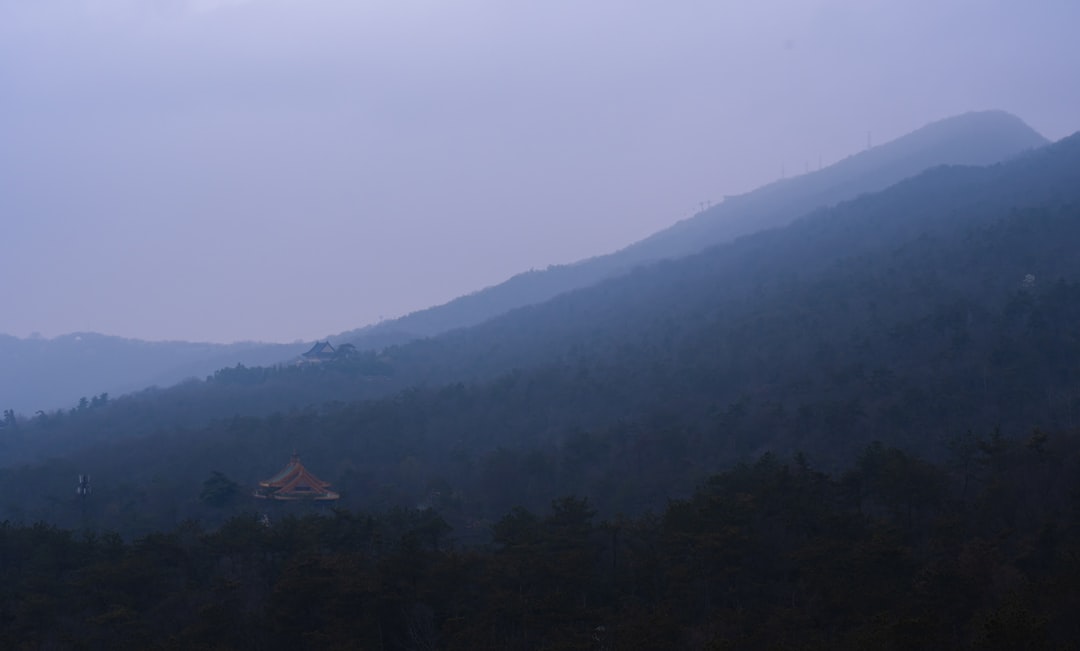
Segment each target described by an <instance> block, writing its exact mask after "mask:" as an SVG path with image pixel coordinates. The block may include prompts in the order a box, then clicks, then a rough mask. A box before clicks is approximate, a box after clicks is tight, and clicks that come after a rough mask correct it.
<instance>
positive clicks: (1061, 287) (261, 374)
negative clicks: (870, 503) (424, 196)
mask: <svg viewBox="0 0 1080 651" xmlns="http://www.w3.org/2000/svg"><path fill="white" fill-rule="evenodd" d="M1076 241H1080V137H1077V136H1074V137H1072V138H1069V139H1066V140H1064V141H1061V142H1059V143H1056V144H1054V145H1052V146H1049V147H1047V148H1044V149H1042V150H1039V151H1037V152H1035V153H1032V154H1030V155H1028V156H1026V157H1023V158H1021V159H1018V160H1015V161H1012V162H1010V163H1007V164H1000V165H995V166H991V167H986V168H968V167H952V168H939V169H935V170H932V171H930V172H927V173H925V174H922V175H920V176H919V177H917V178H914V179H911V180H909V181H906V182H904V183H901V184H899V185H897V186H895V187H893V188H890V189H889V190H887V191H884V192H881V193H878V194H874V195H867V196H864V197H862V198H860V199H858V200H856V201H852V202H848V203H845V204H842V205H839V206H837V207H835V208H831V209H825V210H821V211H818V212H816V213H814V214H812V215H810V216H807V217H806V218H804V219H802V220H800V221H799V222H797V223H796V224H793V225H791V226H789V227H787V228H784V229H778V230H774V231H770V232H767V233H761V234H758V235H754V236H751V237H747V238H743V239H740V240H738V241H736V242H734V243H732V244H728V245H723V246H719V247H716V248H714V249H711V250H709V251H707V252H705V253H703V254H700V255H698V256H694V257H691V258H687V259H684V260H680V261H671V262H665V263H662V264H658V265H655V266H653V267H648V268H642V269H640V270H638V271H636V272H634V273H632V274H629V275H627V276H625V277H623V278H619V279H615V280H612V281H609V282H607V283H604V284H602V285H600V286H598V287H595V288H590V289H587V290H582V291H579V292H574V293H571V294H568V295H566V296H563V297H560V298H558V299H555V300H553V301H551V302H549V303H546V304H544V305H542V306H536V307H531V308H526V309H522V310H518V311H515V312H512V313H511V314H508V315H506V316H504V317H501V318H499V319H495V320H493V321H491V322H489V323H487V324H484V325H483V326H480V327H477V328H473V329H468V330H462V331H460V332H457V333H452V334H449V335H446V336H443V337H438V338H434V339H430V340H427V341H422V342H416V343H413V344H410V345H406V346H400V347H392V348H389V349H387V350H386V351H384V352H383V353H381V354H378V355H376V354H375V353H371V352H363V353H357V354H356V355H355V356H353V357H352V358H351V359H347V360H341V361H338V362H331V363H327V364H322V365H315V366H308V367H288V368H282V369H247V368H234V369H228V370H223V371H221V372H219V373H217V374H216V375H215V376H214V377H213V378H211V379H210V380H208V381H206V382H191V383H188V384H187V385H184V386H182V387H178V388H177V389H175V390H168V391H156V392H150V393H146V394H143V395H138V396H132V397H128V398H124V399H122V400H110V401H109V402H108V403H107V404H97V405H95V404H93V402H91V403H90V404H88V405H86V406H85V407H83V408H76V409H74V410H72V411H71V412H62V413H52V414H44V415H41V416H38V417H37V418H34V419H29V420H25V419H12V421H11V422H9V423H8V424H7V426H6V427H5V428H4V430H3V445H4V452H5V454H7V455H9V458H11V457H12V456H13V455H17V454H21V453H23V452H24V451H28V450H29V451H33V452H34V453H35V454H37V455H40V456H42V457H44V456H48V457H55V459H54V460H52V461H48V462H46V463H35V464H34V465H30V466H27V467H24V468H18V469H16V468H9V469H7V470H4V471H3V472H2V473H0V490H2V491H3V495H5V497H4V498H3V500H2V504H3V509H4V511H3V513H4V514H6V516H5V517H11V518H15V519H18V520H26V519H35V518H38V517H46V518H48V519H51V520H53V521H57V522H62V523H68V524H73V523H75V522H77V521H78V518H79V517H80V515H79V513H78V512H77V510H76V509H74V508H73V505H72V502H71V498H70V495H71V478H72V477H73V476H74V475H75V474H76V473H79V472H89V473H91V474H92V475H93V476H94V477H96V478H97V489H96V491H97V492H96V493H95V496H94V498H93V500H91V501H90V503H89V504H88V507H87V508H88V509H89V514H90V516H91V517H92V518H94V519H95V521H96V522H99V523H101V524H102V525H104V526H109V527H115V528H118V529H121V530H124V531H126V532H132V533H135V532H140V531H149V530H152V529H160V528H162V527H166V528H167V527H169V526H172V525H173V524H175V523H176V522H179V521H180V520H182V519H183V518H186V517H200V518H206V519H208V521H214V520H215V519H217V520H220V519H221V518H223V517H225V516H227V515H228V513H229V512H230V511H229V509H230V508H233V509H242V508H246V506H249V503H248V502H247V501H246V498H245V497H244V491H243V490H240V491H239V492H238V493H237V495H236V500H235V501H234V502H231V503H230V506H229V507H228V508H218V507H215V506H212V505H209V504H207V503H205V502H204V501H200V499H199V495H200V493H201V490H202V486H203V482H204V481H206V480H207V479H208V478H210V477H212V476H213V475H212V471H220V472H221V473H223V474H224V475H225V476H226V477H228V478H231V480H232V481H235V482H236V483H237V484H238V485H239V486H241V487H249V486H252V485H254V483H255V482H256V481H257V480H258V479H260V478H264V477H266V476H269V475H270V474H271V473H272V472H273V471H274V470H276V469H277V468H278V467H279V466H280V465H281V464H282V463H283V462H284V460H285V459H287V458H288V455H289V454H290V453H291V452H292V451H293V450H300V451H301V452H302V453H303V454H304V457H305V459H306V460H309V461H310V463H311V464H312V467H313V468H316V469H318V474H320V475H321V476H323V477H324V478H326V479H329V480H330V481H332V482H333V483H334V484H335V486H336V487H337V489H339V490H340V491H341V492H342V494H343V496H344V497H343V505H345V506H348V507H350V508H364V509H368V508H383V507H387V506H392V505H415V504H422V503H430V502H436V503H438V504H439V505H440V506H441V508H443V509H444V512H445V513H446V517H447V518H448V519H450V520H452V521H453V523H454V524H455V526H457V525H460V524H461V523H462V522H467V521H470V520H475V519H477V518H491V517H496V516H498V514H500V513H502V512H505V511H506V510H508V509H510V508H512V507H514V506H517V505H525V506H528V507H532V508H537V507H538V506H542V505H543V504H546V503H547V502H548V501H549V500H550V499H552V498H553V497H554V496H558V495H564V494H569V493H574V494H578V495H583V496H588V497H589V498H590V499H592V500H593V501H594V503H595V504H596V505H597V508H599V509H600V510H601V512H603V513H612V512H616V511H624V512H628V513H629V512H639V511H641V510H643V509H645V508H649V507H652V508H660V507H662V506H663V504H665V503H666V500H667V499H668V498H669V497H671V496H673V495H681V494H686V493H687V492H688V491H689V490H691V488H692V487H693V486H694V485H695V484H696V483H697V482H698V481H700V480H701V478H703V477H705V476H706V475H707V474H708V473H710V472H713V471H715V470H716V469H719V468H723V467H726V466H728V465H730V464H732V463H734V462H736V461H738V460H742V459H745V458H747V457H748V456H755V455H758V454H761V453H763V452H765V451H775V452H778V453H781V454H793V453H795V452H796V451H803V452H805V453H806V454H808V455H809V456H810V458H812V459H814V461H815V463H817V464H819V465H820V467H823V468H835V467H844V466H846V465H847V464H849V463H850V462H851V460H852V459H853V458H854V456H855V455H856V454H857V453H858V451H859V450H861V449H863V448H864V447H865V446H866V445H867V444H869V443H870V442H872V441H874V440H882V441H885V442H886V443H887V444H890V445H897V446H901V447H902V448H904V449H906V450H909V451H915V452H918V453H920V454H925V455H928V457H929V458H930V459H933V460H939V459H942V458H944V455H945V454H946V452H947V451H948V449H949V446H950V445H951V444H953V443H954V442H955V441H956V440H958V437H962V436H964V435H965V433H966V432H972V433H974V434H975V435H979V436H983V435H988V434H989V433H990V432H992V431H994V430H995V429H998V428H999V429H1000V431H1001V432H1003V433H1004V434H1005V435H1006V436H1009V437H1014V436H1023V435H1026V434H1027V433H1028V432H1029V431H1030V430H1031V428H1033V427H1036V426H1039V427H1043V428H1047V429H1050V430H1067V429H1071V428H1073V427H1075V426H1076V422H1077V419H1078V418H1080V401H1078V398H1080V381H1078V380H1080V378H1078V377H1077V368H1080V366H1078V364H1077V361H1078V360H1080V341H1078V339H1077V330H1076V327H1075V324H1076V323H1077V321H1078V317H1080V282H1078V281H1080V259H1078V257H1077V256H1075V255H1073V252H1072V247H1073V243H1074V242H1076ZM275 408H276V409H277V410H278V413H276V414H274V415H271V416H258V415H252V414H258V413H260V412H267V411H270V410H273V409H275ZM215 414H216V415H217V416H218V417H219V419H218V420H216V421H213V422H210V423H206V422H202V421H200V420H199V419H200V417H201V418H205V417H208V416H210V415H215ZM245 414H247V415H245ZM107 441H112V442H107Z"/></svg>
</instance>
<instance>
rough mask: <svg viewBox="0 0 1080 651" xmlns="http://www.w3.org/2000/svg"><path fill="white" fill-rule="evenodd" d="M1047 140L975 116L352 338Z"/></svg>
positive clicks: (493, 308)
mask: <svg viewBox="0 0 1080 651" xmlns="http://www.w3.org/2000/svg"><path fill="white" fill-rule="evenodd" d="M1046 143H1047V141H1046V139H1045V138H1043V137H1042V136H1041V135H1039V134H1038V133H1037V132H1036V131H1034V130H1033V129H1032V128H1031V127H1029V126H1028V125H1026V124H1025V123H1024V122H1023V121H1022V120H1020V119H1019V118H1017V117H1016V116H1013V115H1010V114H1008V113H1005V112H1003V111H982V112H972V113H966V114H963V115H959V116H955V117H951V118H947V119H944V120H940V121H938V122H934V123H931V124H928V125H926V126H924V127H922V128H921V129H918V130H917V131H914V132H912V133H910V134H908V135H906V136H903V137H901V138H898V139H896V140H893V141H892V142H889V143H886V144H883V145H880V146H878V147H874V148H871V149H868V150H866V151H863V152H860V153H858V154H855V155H853V156H850V157H848V158H846V159H844V160H842V161H840V162H838V163H836V164H834V165H831V166H829V167H827V168H824V169H822V170H818V171H815V172H810V173H808V174H804V175H802V176H798V177H794V178H791V179H785V180H782V181H777V182H775V183H771V184H769V185H766V186H764V187H761V188H759V189H757V190H754V191H752V192H749V193H747V194H743V195H737V196H732V197H727V198H726V199H725V200H724V201H723V203H720V204H719V205H716V206H714V207H712V208H710V209H708V210H705V211H703V212H701V213H698V214H697V215H695V216H694V217H691V218H689V219H686V220H683V221H680V222H678V223H677V224H675V225H673V226H672V227H670V228H668V229H665V230H663V231H660V232H659V233H656V234H655V235H652V236H650V237H648V238H646V239H644V240H642V241H640V242H638V243H636V244H632V245H630V246H628V247H626V248H625V249H622V250H620V251H617V252H615V253H612V254H609V255H603V256H598V257H595V258H590V259H588V260H584V261H581V262H578V263H575V264H571V265H559V266H552V267H549V268H547V269H546V270H543V271H530V272H526V273H522V274H519V275H517V276H514V277H513V278H511V279H509V280H507V281H506V282H504V283H501V284H499V285H495V286H493V287H488V288H486V289H483V290H480V291H477V292H474V293H472V294H469V295H467V296H463V297H461V298H458V299H455V300H453V301H450V302H449V303H446V304H444V305H440V306H436V307H431V308H428V309H425V310H420V311H418V312H414V313H412V314H409V315H407V316H404V317H401V318H399V319H393V320H389V321H385V322H382V323H379V324H377V325H374V326H369V327H366V328H361V329H359V330H354V331H351V332H347V333H343V334H341V335H339V336H338V337H336V338H335V339H340V340H350V341H352V342H354V343H355V344H357V345H358V346H360V347H362V348H370V347H381V346H383V345H385V344H386V343H387V342H390V343H402V342H404V341H408V340H410V339H413V338H416V337H426V336H431V335H435V334H439V333H442V332H447V331H449V330H453V329H455V328H461V327H465V326H470V325H475V324H477V323H481V322H482V321H485V320H487V319H490V318H492V317H494V316H497V315H499V314H502V313H504V312H507V311H509V310H511V309H514V308H517V307H522V306H525V305H532V304H535V303H540V302H543V301H545V300H547V299H549V298H552V297H554V296H557V295H558V294H561V293H563V292H567V291H570V290H573V289H578V288H581V287H587V286H589V285H593V284H595V283H597V282H600V281H601V280H604V279H607V278H613V277H615V276H618V275H621V274H625V273H627V272H629V271H630V270H631V269H633V268H634V267H636V266H639V265H641V264H645V263H648V262H652V261H657V260H662V259H666V258H678V257H683V256H686V255H691V254H694V253H698V252H700V251H703V250H704V249H706V248H708V247H709V246H712V245H715V244H720V243H722V242H729V241H731V240H733V239H734V238H736V237H739V236H741V235H747V234H749V233H753V232H756V231H759V230H763V229H766V228H773V227H776V226H782V225H784V224H788V223H790V222H792V221H793V220H795V219H796V218H798V217H801V216H802V215H804V214H806V213H807V212H810V211H811V210H813V209H814V208H817V207H822V206H829V205H833V204H836V203H838V202H840V201H845V200H847V199H852V198H854V197H856V196H858V195H860V194H863V193H866V192H874V191H877V190H882V189H884V188H886V187H888V186H890V185H892V184H894V183H897V182H899V181H901V180H903V179H905V178H908V177H911V176H914V175H916V174H918V173H919V172H922V171H923V170H926V169H929V168H931V167H935V166H938V165H989V164H992V163H996V162H999V161H1003V160H1006V159H1008V158H1011V157H1013V156H1016V155H1017V154H1019V153H1021V152H1024V151H1027V150H1030V149H1033V148H1036V147H1040V146H1043V145H1045V144H1046Z"/></svg>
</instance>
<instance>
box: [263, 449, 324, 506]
mask: <svg viewBox="0 0 1080 651" xmlns="http://www.w3.org/2000/svg"><path fill="white" fill-rule="evenodd" d="M329 489H330V484H329V482H325V481H323V480H321V479H319V478H318V477H316V476H315V475H313V474H311V471H310V470H308V469H307V468H305V467H304V464H302V463H300V457H299V455H297V454H295V453H294V454H293V455H292V459H290V460H289V464H288V465H287V466H285V468H284V469H282V471H281V472H279V473H278V474H276V475H274V476H273V477H271V478H270V479H267V480H265V481H261V482H259V487H258V488H256V489H255V493H254V495H255V497H257V498H259V499H264V500H284V501H300V500H305V501H320V502H325V501H330V500H336V499H338V498H339V497H341V496H340V495H338V494H337V493H335V492H334V491H332V490H329Z"/></svg>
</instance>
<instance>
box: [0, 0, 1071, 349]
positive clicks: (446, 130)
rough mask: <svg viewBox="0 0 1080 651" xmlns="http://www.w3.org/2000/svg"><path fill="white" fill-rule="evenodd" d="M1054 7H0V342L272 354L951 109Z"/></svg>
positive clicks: (227, 1)
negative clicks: (5, 338)
mask: <svg viewBox="0 0 1080 651" xmlns="http://www.w3.org/2000/svg"><path fill="white" fill-rule="evenodd" d="M1078 24H1080V2H1075V0H1032V2H1026V3H1020V2H1015V1H1013V0H820V1H818V0H755V1H754V2H750V0H667V1H665V2H661V1H660V0H587V1H585V2H582V1H581V0H576V1H570V0H545V1H543V2H539V1H535V0H520V1H513V2H508V1H507V0H34V1H32V2H28V1H27V0H0V333H6V334H11V335H15V336H20V337H25V336H30V335H32V334H33V333H37V334H38V335H40V336H45V337H52V336H57V335H60V334H64V333H69V332H88V331H93V332H101V333H104V334H112V335H120V336H126V337H136V338H141V339H150V340H170V339H182V340H197V341H216V342H230V341H240V340H262V341H294V340H297V339H305V340H307V339H314V338H319V337H323V336H326V335H329V334H333V333H337V332H342V331H345V330H349V329H352V328H356V327H359V326H362V325H365V324H368V323H373V322H377V321H378V320H380V319H382V318H391V317H394V316H400V315H402V314H405V313H408V312H410V311H413V310H417V309H421V308H424V307H427V306H430V305H435V304H439V303H443V302H446V301H448V300H450V299H452V298H454V297H456V296H459V295H462V294H466V293H469V292H471V291H475V290H477V289H480V288H482V287H485V286H489V285H493V284H496V283H498V282H501V281H502V280H505V279H506V278H508V277H510V276H512V275H514V274H516V273H519V272H522V271H527V270H529V269H534V268H535V269H540V268H544V267H546V266H548V265H551V264H563V263H569V262H573V261H575V260H580V259H583V258H587V257H590V256H593V255H598V254H602V253H606V252H610V251H613V250H616V249H619V248H621V247H623V246H626V245H627V244H630V243H631V242H634V241H637V240H639V239H641V238H643V237H645V236H647V235H649V234H651V233H653V232H656V231H658V230H661V229H663V228H665V227H667V226H669V225H671V224H672V223H674V222H676V221H678V220H680V219H684V218H686V217H689V216H691V215H692V214H693V213H694V212H696V211H697V210H698V208H699V206H700V205H701V204H702V202H706V201H716V200H718V199H720V198H721V197H723V196H724V195H731V194H737V193H741V192H746V191H749V190H751V189H753V188H755V187H757V186H760V185H762V184H764V183H768V182H771V181H773V180H776V179H777V178H778V177H779V176H780V175H781V172H782V171H783V172H785V173H786V174H787V175H788V176H791V175H793V174H794V173H798V172H800V171H803V170H805V169H807V168H811V169H812V168H815V167H816V166H817V164H818V161H821V162H823V163H824V164H826V165H828V164H829V163H831V162H835V161H837V160H839V159H842V158H844V157H846V156H848V155H851V154H853V153H856V152H858V151H859V150H861V149H863V148H865V147H866V140H867V134H868V133H869V134H870V135H871V137H872V139H873V141H874V142H875V143H881V142H885V141H887V140H890V139H892V138H896V137H899V136H901V135H903V134H905V133H908V132H910V131H912V130H914V129H917V128H919V127H921V126H923V125H924V124H926V123H929V122H932V121H934V120H938V119H941V118H945V117H948V116H951V115H956V114H959V113H963V112H966V111H970V110H982V109H1003V110H1006V111H1009V112H1012V113H1014V114H1016V115H1018V116H1019V117H1021V118H1022V119H1023V120H1025V121H1026V122H1027V123H1028V124H1030V125H1031V126H1032V127H1034V128H1035V129H1036V130H1038V131H1040V132H1041V133H1042V134H1043V135H1045V136H1046V137H1048V138H1050V139H1058V138H1061V137H1064V136H1066V135H1069V134H1071V133H1073V132H1075V131H1077V130H1080V110H1078V108H1080V39H1076V38H1075V34H1074V32H1075V26H1076V25H1078Z"/></svg>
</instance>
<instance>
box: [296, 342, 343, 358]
mask: <svg viewBox="0 0 1080 651" xmlns="http://www.w3.org/2000/svg"><path fill="white" fill-rule="evenodd" d="M336 356H337V351H336V350H334V347H333V346H331V345H330V342H329V341H316V342H315V345H314V346H312V347H311V350H309V351H307V352H306V353H304V354H303V357H304V359H308V360H321V359H333V358H334V357H336Z"/></svg>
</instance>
